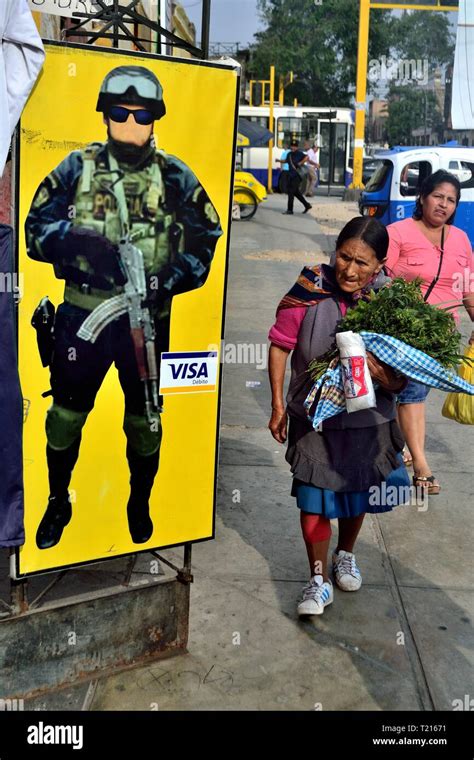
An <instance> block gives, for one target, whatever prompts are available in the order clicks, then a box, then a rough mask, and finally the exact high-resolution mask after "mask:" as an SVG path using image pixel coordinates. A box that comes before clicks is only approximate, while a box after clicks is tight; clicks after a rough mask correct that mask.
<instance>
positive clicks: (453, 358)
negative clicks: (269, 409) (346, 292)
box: [308, 277, 466, 381]
mask: <svg viewBox="0 0 474 760" xmlns="http://www.w3.org/2000/svg"><path fill="white" fill-rule="evenodd" d="M421 282H422V280H420V279H419V278H417V279H415V280H412V281H411V282H407V281H406V280H404V279H402V278H401V277H397V278H396V279H394V280H393V281H392V282H391V283H390V284H389V285H386V286H385V287H383V288H381V289H380V290H379V291H378V292H377V293H376V292H375V291H371V292H370V293H369V294H368V295H367V296H364V297H362V298H361V299H360V300H359V301H358V303H357V306H355V307H354V308H352V309H349V310H348V311H347V313H346V316H345V317H344V318H343V319H342V320H341V321H340V322H339V325H338V327H337V332H345V331H346V330H352V332H355V333H360V332H362V331H364V330H365V331H366V332H374V333H379V334H382V335H390V336H392V337H393V338H397V339H398V340H401V341H403V342H404V343H407V344H408V345H409V346H412V347H413V348H417V349H419V350H420V351H423V352H424V353H425V354H428V356H431V357H432V358H433V359H436V360H437V361H438V362H439V363H440V364H441V365H442V366H443V367H445V368H447V369H448V368H451V367H457V366H458V365H459V364H460V362H461V361H465V360H466V359H465V357H464V356H462V355H461V354H460V353H459V343H460V340H461V334H460V333H459V332H458V330H457V329H456V322H455V321H454V317H453V315H452V314H451V313H450V312H449V311H447V310H445V309H440V308H437V307H436V306H431V304H428V303H425V301H424V300H423V295H422V292H421V289H420V284H421ZM336 356H338V351H337V348H336V347H334V348H333V349H331V350H330V351H328V352H327V353H326V354H325V355H324V356H321V357H319V358H318V359H313V361H312V362H310V364H309V368H308V369H309V372H310V373H311V378H312V379H313V380H314V381H316V380H318V378H319V377H320V376H321V375H322V374H323V372H325V371H326V369H327V367H328V364H329V362H330V361H331V360H332V359H334V358H335V357H336Z"/></svg>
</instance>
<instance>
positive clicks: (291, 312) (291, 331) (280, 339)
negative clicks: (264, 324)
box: [268, 301, 347, 351]
mask: <svg viewBox="0 0 474 760" xmlns="http://www.w3.org/2000/svg"><path fill="white" fill-rule="evenodd" d="M339 307H340V309H341V314H342V316H344V315H345V314H346V311H347V307H346V304H345V303H343V302H342V301H340V302H339ZM307 311H308V307H307V306H293V307H291V308H290V309H280V311H279V312H278V314H277V318H276V321H275V324H274V325H273V327H272V328H271V330H270V332H269V333H268V340H269V341H270V342H271V343H275V345H276V346H279V347H280V348H287V349H289V350H290V351H292V350H293V349H294V348H295V346H296V343H297V341H298V333H299V331H300V327H301V323H302V321H303V319H304V318H305V316H306V313H307Z"/></svg>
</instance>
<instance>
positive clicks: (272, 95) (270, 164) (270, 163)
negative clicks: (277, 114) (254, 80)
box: [267, 66, 275, 193]
mask: <svg viewBox="0 0 474 760" xmlns="http://www.w3.org/2000/svg"><path fill="white" fill-rule="evenodd" d="M274 100H275V66H270V118H269V119H268V129H269V130H270V132H272V133H273V104H274ZM272 188H273V139H271V140H270V142H269V143H268V182H267V190H268V192H269V193H271V192H272Z"/></svg>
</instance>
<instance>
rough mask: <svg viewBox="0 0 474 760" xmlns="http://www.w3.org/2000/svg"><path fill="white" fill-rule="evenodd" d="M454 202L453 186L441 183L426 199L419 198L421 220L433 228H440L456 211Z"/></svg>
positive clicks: (455, 197) (455, 198) (454, 189)
mask: <svg viewBox="0 0 474 760" xmlns="http://www.w3.org/2000/svg"><path fill="white" fill-rule="evenodd" d="M456 201H457V195H456V188H455V187H454V185H451V183H450V182H442V183H441V184H440V185H437V186H436V187H435V189H434V190H433V192H432V193H430V194H429V195H427V196H426V198H421V207H422V209H423V219H424V220H425V221H426V222H428V224H430V225H432V226H433V227H441V225H443V224H446V222H447V221H448V219H449V218H450V217H451V216H452V215H453V214H454V212H455V211H456Z"/></svg>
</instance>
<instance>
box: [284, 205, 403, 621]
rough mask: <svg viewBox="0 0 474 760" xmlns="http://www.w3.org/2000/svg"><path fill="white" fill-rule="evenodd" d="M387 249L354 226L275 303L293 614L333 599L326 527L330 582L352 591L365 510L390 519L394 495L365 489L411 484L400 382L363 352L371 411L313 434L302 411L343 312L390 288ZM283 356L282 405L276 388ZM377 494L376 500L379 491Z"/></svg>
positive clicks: (366, 228) (356, 222) (366, 223)
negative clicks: (298, 570) (303, 580)
mask: <svg viewBox="0 0 474 760" xmlns="http://www.w3.org/2000/svg"><path fill="white" fill-rule="evenodd" d="M387 248H388V234H387V231H386V229H385V227H384V226H383V225H382V224H381V223H380V222H378V221H377V220H374V219H369V218H364V217H356V218H355V219H352V220H351V221H350V222H349V223H348V224H347V225H346V226H345V227H344V229H343V230H342V232H341V233H340V235H339V237H338V240H337V243H336V256H335V264H334V266H330V265H326V264H322V265H319V266H315V267H307V268H305V269H303V271H302V273H301V275H300V277H299V278H298V280H297V282H296V283H295V285H294V286H293V287H292V288H291V290H290V291H289V292H288V294H287V295H286V296H285V297H284V298H283V299H282V301H281V302H280V304H279V307H278V310H277V318H276V322H275V324H274V325H273V327H272V328H271V330H270V333H269V339H270V341H271V346H270V357H269V375H270V384H271V389H272V416H271V419H270V423H269V428H270V431H271V433H272V435H273V437H274V438H275V440H276V441H278V442H279V443H282V444H283V443H284V442H285V441H286V439H287V425H288V421H289V429H288V449H287V454H286V459H287V461H288V462H289V464H290V465H291V470H292V473H293V485H292V495H293V496H294V497H295V498H296V505H297V506H298V508H299V509H300V520H301V528H302V533H303V539H304V542H305V545H306V550H307V555H308V560H309V565H310V575H311V579H310V582H309V583H308V585H307V586H305V588H304V589H303V597H302V600H301V602H300V604H299V605H298V613H299V614H300V615H319V614H321V613H322V612H323V611H324V608H325V607H326V605H328V604H331V603H332V601H333V587H332V583H331V580H330V578H329V569H328V549H329V543H330V538H331V523H330V521H331V519H336V518H337V519H338V524H339V535H338V543H337V547H336V549H335V551H334V554H333V556H332V573H333V578H334V581H335V582H336V584H337V586H338V587H339V588H340V589H342V590H343V591H357V590H358V589H359V588H360V587H361V583H362V578H361V573H360V570H359V568H358V566H357V562H356V558H355V554H354V551H353V549H354V545H355V542H356V539H357V536H358V534H359V531H360V529H361V527H362V523H363V520H364V516H365V514H366V512H387V511H390V510H391V508H392V506H394V505H395V503H397V502H398V499H397V498H396V497H395V498H394V499H393V501H392V500H390V506H389V505H388V504H387V503H382V502H383V499H381V498H379V499H374V498H373V494H374V489H373V487H374V486H375V487H377V486H381V484H382V482H383V481H387V482H389V481H392V482H393V484H394V485H403V486H405V487H406V486H407V485H408V483H409V481H408V477H407V474H406V470H405V467H404V466H403V464H402V460H401V455H400V452H401V451H402V449H403V438H402V435H401V433H400V430H399V427H398V424H397V421H396V407H395V394H396V393H398V392H400V390H401V389H402V388H403V387H404V385H405V384H406V380H405V378H403V377H401V376H399V375H397V374H396V373H395V372H394V371H393V370H392V369H391V368H390V367H388V366H387V365H385V364H383V363H382V362H380V361H379V360H378V359H376V358H375V357H374V356H372V355H370V354H368V366H369V369H370V373H371V375H372V378H373V379H374V381H376V382H377V384H378V388H377V390H376V400H377V405H376V407H375V408H373V409H366V410H363V411H358V412H354V413H352V414H347V412H342V413H341V414H338V415H337V416H335V417H331V418H330V419H328V420H325V421H324V422H323V424H322V430H321V431H317V430H314V429H313V426H312V424H311V422H310V421H309V419H308V417H307V415H306V411H305V408H304V401H305V399H306V397H307V395H308V393H309V391H310V388H311V385H312V381H311V378H310V375H309V373H308V371H307V369H308V364H309V363H310V361H311V360H312V359H314V358H316V357H320V356H322V355H323V354H325V353H326V351H328V349H329V348H330V347H332V346H333V345H334V336H335V330H336V327H337V324H338V322H339V321H340V319H341V318H342V317H343V316H344V315H345V313H346V311H347V309H348V308H351V307H353V306H354V305H356V304H357V300H358V299H359V298H360V297H361V296H363V295H364V294H365V293H366V292H368V290H369V289H373V290H378V289H379V288H380V287H382V286H383V285H384V284H386V283H387V282H388V281H389V278H387V277H386V276H385V275H384V273H383V265H384V263H385V260H386V256H387ZM291 351H293V354H292V358H291V379H290V385H289V389H288V394H287V397H286V402H287V403H286V405H285V402H284V396H283V386H284V377H285V368H286V364H287V360H288V356H289V354H290V353H291ZM369 489H371V490H369ZM375 490H377V488H376V489H375ZM392 490H393V489H392ZM395 490H396V489H395ZM404 490H405V489H402V491H400V492H399V493H402V492H403V491H404ZM379 493H380V494H382V493H383V489H382V488H380V489H379ZM386 501H388V500H386ZM402 501H403V499H402Z"/></svg>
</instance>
